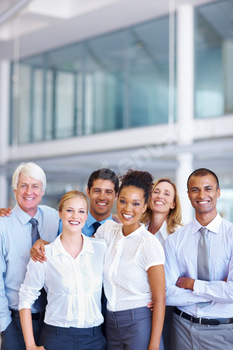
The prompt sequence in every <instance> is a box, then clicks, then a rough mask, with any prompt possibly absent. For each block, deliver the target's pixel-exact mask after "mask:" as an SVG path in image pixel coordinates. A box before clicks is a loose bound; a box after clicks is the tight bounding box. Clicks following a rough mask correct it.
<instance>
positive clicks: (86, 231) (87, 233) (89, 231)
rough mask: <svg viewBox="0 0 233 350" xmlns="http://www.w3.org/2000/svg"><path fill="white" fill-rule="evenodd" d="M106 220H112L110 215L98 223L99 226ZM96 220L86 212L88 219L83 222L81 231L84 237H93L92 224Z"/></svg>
mask: <svg viewBox="0 0 233 350" xmlns="http://www.w3.org/2000/svg"><path fill="white" fill-rule="evenodd" d="M107 220H113V218H112V214H111V215H110V216H109V217H108V218H107V219H105V220H102V221H99V223H100V225H102V224H104V223H105V221H107ZM96 221H97V220H96V219H95V218H94V217H93V216H92V215H91V213H90V212H88V217H87V221H86V222H85V225H84V227H83V229H82V233H83V234H84V235H85V236H88V237H91V236H93V234H94V227H93V224H94V222H96Z"/></svg>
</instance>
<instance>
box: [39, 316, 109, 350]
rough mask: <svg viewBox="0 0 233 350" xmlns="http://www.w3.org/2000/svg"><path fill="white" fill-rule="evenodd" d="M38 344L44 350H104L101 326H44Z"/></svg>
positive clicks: (104, 342) (104, 341)
mask: <svg viewBox="0 0 233 350" xmlns="http://www.w3.org/2000/svg"><path fill="white" fill-rule="evenodd" d="M40 343H41V345H43V346H44V348H45V349H46V350H105V349H106V340H105V338H104V336H103V333H102V330H101V326H98V327H92V328H74V327H70V328H65V327H55V326H50V325H48V324H46V323H45V324H44V327H43V330H42V334H41V337H40Z"/></svg>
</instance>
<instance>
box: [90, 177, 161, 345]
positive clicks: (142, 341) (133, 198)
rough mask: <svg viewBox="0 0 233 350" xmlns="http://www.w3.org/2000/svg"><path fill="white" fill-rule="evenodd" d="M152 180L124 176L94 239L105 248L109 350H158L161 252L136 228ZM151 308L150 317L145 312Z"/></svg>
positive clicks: (139, 226) (154, 241)
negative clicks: (113, 214)
mask: <svg viewBox="0 0 233 350" xmlns="http://www.w3.org/2000/svg"><path fill="white" fill-rule="evenodd" d="M152 181H153V178H152V176H151V174H149V173H148V172H146V171H133V170H129V171H128V172H127V173H126V174H125V175H124V176H123V177H122V179H121V186H120V189H119V194H118V200H117V214H118V217H119V219H120V221H121V223H116V222H113V221H110V220H109V221H108V222H106V223H105V224H103V225H102V226H100V227H99V228H98V230H97V232H96V234H95V236H96V237H98V238H103V239H104V240H105V242H106V244H107V250H106V255H105V263H104V289H105V295H106V298H107V314H106V338H107V349H108V350H114V349H115V350H121V349H122V350H123V349H128V350H159V344H160V337H161V332H162V328H163V321H164V312H165V277H164V266H163V265H164V252H163V248H162V245H161V244H160V243H159V241H158V240H157V239H156V238H155V237H154V236H153V235H151V234H150V233H149V232H148V231H147V230H146V228H145V225H144V224H141V223H140V218H141V215H142V214H143V213H144V212H145V210H146V208H147V201H148V198H149V196H150V192H151V189H152V184H153V182H152ZM150 300H152V301H153V303H154V307H153V312H152V311H151V310H150V309H149V308H147V304H148V302H149V301H150Z"/></svg>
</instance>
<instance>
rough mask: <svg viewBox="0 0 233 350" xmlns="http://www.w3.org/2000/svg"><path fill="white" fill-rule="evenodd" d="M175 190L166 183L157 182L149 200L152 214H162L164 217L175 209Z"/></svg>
mask: <svg viewBox="0 0 233 350" xmlns="http://www.w3.org/2000/svg"><path fill="white" fill-rule="evenodd" d="M174 200H175V190H174V187H173V186H172V185H171V184H170V183H169V182H167V181H162V182H159V183H158V184H157V185H156V186H155V187H154V188H153V192H152V195H151V199H150V209H151V211H152V212H156V213H163V214H166V216H167V215H168V214H169V212H170V210H171V209H174V208H175V201H174Z"/></svg>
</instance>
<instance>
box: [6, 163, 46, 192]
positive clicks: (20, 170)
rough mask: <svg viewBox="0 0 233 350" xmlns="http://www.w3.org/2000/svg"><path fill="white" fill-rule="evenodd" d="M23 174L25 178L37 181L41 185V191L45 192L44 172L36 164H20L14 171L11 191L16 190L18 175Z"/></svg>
mask: <svg viewBox="0 0 233 350" xmlns="http://www.w3.org/2000/svg"><path fill="white" fill-rule="evenodd" d="M20 174H23V175H25V176H30V177H32V178H33V179H35V180H38V181H40V182H41V183H42V189H43V191H45V188H46V175H45V172H44V170H43V169H42V168H41V167H40V166H39V165H37V164H35V163H32V162H29V163H21V164H20V165H19V166H18V167H17V168H16V169H15V172H14V174H13V177H12V187H13V190H17V186H18V181H19V175H20Z"/></svg>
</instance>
